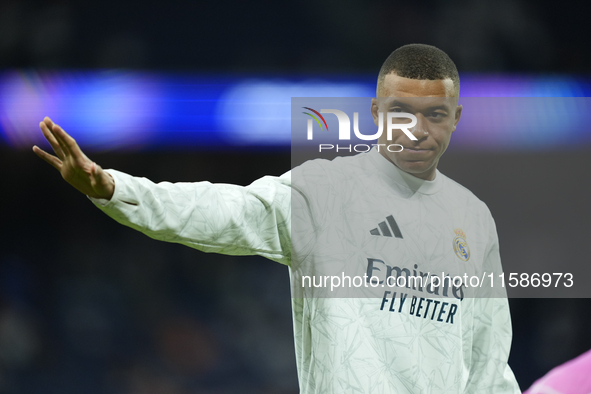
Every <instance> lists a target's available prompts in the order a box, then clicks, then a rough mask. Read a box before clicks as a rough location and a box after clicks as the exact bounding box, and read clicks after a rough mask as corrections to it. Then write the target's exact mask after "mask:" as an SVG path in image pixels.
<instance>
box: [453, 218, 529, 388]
mask: <svg viewBox="0 0 591 394" xmlns="http://www.w3.org/2000/svg"><path fill="white" fill-rule="evenodd" d="M487 213H488V217H489V219H488V220H489V229H490V230H489V231H490V232H489V243H488V246H487V251H486V255H485V258H484V267H483V269H484V271H486V272H487V273H493V275H494V277H495V278H498V275H499V273H501V272H502V266H501V256H500V253H499V241H498V236H497V230H496V226H495V224H494V220H493V218H492V215H490V212H489V211H488V209H487ZM482 290H483V291H482V292H480V293H476V297H475V299H474V313H473V316H474V317H473V319H474V320H473V326H472V335H473V337H472V351H471V362H470V366H469V368H470V372H469V373H470V376H469V379H468V385H467V388H466V390H465V391H464V392H465V393H466V394H467V393H483V394H488V393H490V394H519V393H521V390H520V389H519V385H518V384H517V380H516V379H515V376H514V374H513V371H512V370H511V368H510V367H509V364H508V359H509V351H510V349H511V338H512V335H513V332H512V327H511V314H510V312H509V302H508V299H507V293H506V289H505V288H504V287H503V286H501V282H500V281H497V282H495V284H494V286H492V287H486V286H485V287H484V288H483V289H482Z"/></svg>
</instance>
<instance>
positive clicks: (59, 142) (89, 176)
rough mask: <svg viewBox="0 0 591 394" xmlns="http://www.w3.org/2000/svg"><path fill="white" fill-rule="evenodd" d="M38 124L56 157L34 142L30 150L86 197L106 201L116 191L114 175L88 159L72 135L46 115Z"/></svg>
mask: <svg viewBox="0 0 591 394" xmlns="http://www.w3.org/2000/svg"><path fill="white" fill-rule="evenodd" d="M39 127H40V128H41V131H42V132H43V135H44V136H45V138H46V139H47V141H49V144H50V145H51V147H52V148H53V151H54V152H55V154H56V155H57V156H54V155H52V154H49V153H47V152H45V151H44V150H43V149H41V148H39V147H38V146H36V145H35V146H33V152H35V153H36V154H37V156H39V157H40V158H42V159H43V160H45V161H46V162H48V163H49V164H51V165H52V166H53V167H54V168H55V169H56V170H58V171H59V172H60V174H62V178H64V179H65V180H66V182H68V183H69V184H70V185H72V186H74V187H75V188H76V189H78V190H79V191H81V192H82V193H84V194H86V195H87V196H90V197H94V198H104V199H107V200H110V199H111V197H113V192H114V191H115V181H114V180H113V177H111V175H109V174H108V173H106V172H105V171H103V169H102V168H101V167H100V166H99V165H98V164H96V163H95V162H93V161H92V160H90V159H89V158H88V157H87V156H86V155H85V154H84V153H83V152H82V150H80V147H79V146H78V144H77V143H76V141H75V140H74V139H73V138H72V137H70V136H69V135H68V134H67V133H66V132H65V131H64V130H63V129H62V128H61V127H59V126H58V125H56V124H55V123H53V121H52V120H51V119H49V118H48V117H45V119H43V122H41V123H39Z"/></svg>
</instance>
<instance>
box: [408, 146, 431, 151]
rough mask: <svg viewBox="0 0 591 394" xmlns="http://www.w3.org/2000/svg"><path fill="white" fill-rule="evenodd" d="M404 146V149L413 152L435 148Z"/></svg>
mask: <svg viewBox="0 0 591 394" xmlns="http://www.w3.org/2000/svg"><path fill="white" fill-rule="evenodd" d="M403 148H404V150H406V151H411V152H428V151H430V150H433V149H426V148H418V147H403Z"/></svg>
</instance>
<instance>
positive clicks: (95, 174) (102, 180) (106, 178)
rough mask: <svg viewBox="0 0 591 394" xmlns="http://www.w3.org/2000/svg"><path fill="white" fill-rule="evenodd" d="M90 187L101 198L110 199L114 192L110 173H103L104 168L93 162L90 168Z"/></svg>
mask: <svg viewBox="0 0 591 394" xmlns="http://www.w3.org/2000/svg"><path fill="white" fill-rule="evenodd" d="M90 185H91V186H92V190H94V191H95V192H96V193H97V194H98V195H100V196H102V197H101V198H107V199H110V198H111V196H112V195H113V191H114V182H113V177H112V176H111V174H109V173H108V172H105V171H103V169H102V167H101V166H99V165H98V164H96V163H95V162H92V166H91V168H90Z"/></svg>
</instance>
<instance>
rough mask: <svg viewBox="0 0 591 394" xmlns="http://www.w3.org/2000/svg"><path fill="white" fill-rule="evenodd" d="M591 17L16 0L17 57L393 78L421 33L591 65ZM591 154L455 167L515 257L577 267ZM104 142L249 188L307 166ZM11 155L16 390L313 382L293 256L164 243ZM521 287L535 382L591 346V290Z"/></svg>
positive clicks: (471, 53)
mask: <svg viewBox="0 0 591 394" xmlns="http://www.w3.org/2000/svg"><path fill="white" fill-rule="evenodd" d="M587 26H588V24H587V18H586V16H585V13H584V12H580V9H579V8H578V6H577V3H569V2H561V3H560V6H557V5H556V3H548V4H545V3H544V2H539V1H523V0H521V1H514V0H501V1H494V2H493V1H490V2H488V1H457V0H456V1H435V0H432V1H417V2H397V1H363V2H362V1H354V0H344V1H339V2H336V1H328V0H322V1H314V2H312V1H304V2H298V3H284V2H237V1H215V2H199V1H196V2H188V1H186V2H180V1H167V2H160V3H149V2H139V1H133V2H123V3H122V2H115V1H102V2H93V3H85V2H74V1H48V2H35V1H3V2H1V3H0V67H1V68H3V69H12V68H24V69H66V70H67V69H96V68H129V69H144V70H168V71H174V70H183V71H190V72H216V73H218V72H222V73H224V72H225V73H232V74H238V75H248V73H251V72H255V73H259V74H261V73H263V74H264V73H268V74H269V75H278V74H289V75H291V74H294V73H296V74H306V73H315V72H321V73H340V74H343V73H345V74H346V73H351V74H363V75H377V72H378V70H379V67H380V66H381V64H382V62H383V60H384V59H385V58H386V57H387V56H388V54H389V53H390V52H391V51H392V50H394V49H395V48H397V47H398V46H400V45H403V44H407V43H411V42H422V43H428V44H433V45H436V46H438V47H440V48H441V49H443V50H445V51H446V52H448V54H449V55H450V56H451V57H452V59H454V61H455V62H456V64H457V66H458V69H459V70H460V71H461V72H485V73H510V74H515V73H518V74H525V73H528V74H531V73H534V74H546V73H575V74H585V73H587V72H588V70H589V69H590V66H591V59H590V56H591V55H590V54H591V51H590V50H589V49H591V48H589V43H588V28H587ZM32 127H36V125H32ZM452 144H453V140H452ZM590 153H591V148H590V147H588V146H582V147H577V148H576V149H571V150H562V151H553V150H550V149H549V150H547V151H537V152H519V151H512V152H510V153H501V152H490V151H489V152H485V153H484V152H465V151H453V150H452V151H450V152H448V153H447V155H446V157H445V158H444V159H443V160H442V163H441V166H440V169H441V170H442V172H444V173H445V174H446V175H448V176H450V177H451V178H453V179H455V180H457V181H458V182H460V183H461V184H463V185H465V186H466V187H468V188H469V189H471V190H472V191H473V192H475V194H476V195H477V196H478V197H480V198H481V199H482V200H484V201H485V202H486V203H487V204H488V205H489V207H490V208H491V211H492V212H493V215H494V217H495V219H496V222H497V227H498V231H499V237H500V241H501V253H502V257H503V262H504V265H505V270H506V271H507V270H508V268H507V267H511V264H512V261H516V260H519V259H534V260H536V259H539V260H540V261H546V262H548V261H550V262H551V263H553V264H554V265H555V266H556V267H557V271H558V272H559V271H560V268H559V267H560V263H561V261H564V260H565V259H569V260H572V259H578V260H580V264H589V262H590V261H589V260H590V259H589V254H588V253H587V252H586V250H587V249H588V246H587V245H588V239H589V235H591V230H590V229H589V226H588V218H589V217H590V215H591V212H590V206H589V203H588V196H589V192H590V191H591V190H590V186H589V183H588V182H587V176H588V169H589V154H590ZM90 156H91V158H92V159H93V160H95V161H97V162H98V163H100V164H101V165H102V166H103V167H105V168H117V169H119V170H122V171H126V172H129V173H131V174H134V175H140V176H146V177H148V178H150V179H152V180H154V181H161V180H169V181H197V180H209V181H212V182H227V183H237V184H242V185H245V184H248V183H250V182H251V181H252V180H254V179H256V178H258V177H260V176H263V175H266V174H272V175H278V174H281V173H283V172H285V171H287V170H288V169H289V167H290V152H289V150H288V149H286V150H279V151H269V150H266V151H250V153H244V152H240V151H237V150H232V151H224V150H220V151H208V152H204V151H198V150H197V151H194V152H187V151H184V152H174V151H168V152H143V153H138V152H134V153H129V152H127V153H124V152H121V153H110V154H105V153H90ZM0 171H1V173H0V176H1V179H2V181H3V185H4V186H3V187H2V193H0V207H2V208H1V216H0V243H1V246H2V247H1V248H0V393H19V394H20V393H44V394H45V393H48V394H50V393H91V394H92V393H133V394H135V393H141V394H144V393H146V394H152V393H153V394H164V393H166V394H168V393H171V394H176V393H182V394H185V393H238V392H239V393H296V392H297V379H296V371H295V358H294V357H295V356H294V351H293V332H292V326H291V310H290V295H289V280H288V274H287V269H286V268H285V267H282V266H280V265H278V264H275V263H272V262H270V261H267V260H264V259H262V258H257V257H240V258H237V257H226V256H218V255H208V254H204V253H201V252H197V251H194V250H191V249H189V248H186V247H182V246H179V245H172V244H165V243H160V242H156V241H153V240H150V239H149V238H146V237H145V236H143V235H141V234H138V233H136V232H134V231H132V230H130V229H128V228H124V227H122V226H120V225H118V224H116V223H115V222H113V221H112V220H110V219H109V218H107V217H106V216H105V215H104V214H102V213H101V212H100V211H99V210H97V209H95V208H93V206H92V204H91V203H90V202H89V201H88V200H87V199H86V198H85V197H84V196H81V195H79V193H77V192H76V191H75V190H73V189H72V188H70V187H69V186H68V185H67V184H65V183H64V182H63V181H61V179H60V176H59V174H58V173H57V172H56V171H55V170H54V169H52V168H51V167H49V166H48V165H47V164H45V163H44V162H42V161H41V160H39V159H37V158H36V157H35V155H34V154H33V153H32V152H30V151H28V150H27V151H17V150H10V149H9V148H7V147H2V148H0ZM583 251H585V252H583ZM577 279H579V280H581V281H584V280H586V278H575V280H577ZM510 302H511V307H512V316H513V327H514V339H513V348H512V354H511V359H510V365H511V367H512V368H513V370H514V372H515V375H516V376H517V379H518V381H519V383H520V385H521V386H522V389H526V388H527V387H529V385H530V384H531V383H532V382H533V380H535V379H536V378H539V377H540V376H542V375H543V374H544V373H546V372H547V371H548V370H549V369H551V368H552V367H554V366H556V365H558V364H559V363H562V362H564V361H566V360H568V359H570V358H573V357H575V356H577V355H578V354H580V353H582V352H584V351H586V350H588V349H589V348H591V336H590V335H589V325H590V323H591V321H590V318H589V315H590V314H589V310H590V309H591V308H590V307H591V302H590V300H589V299H512V300H511V301H510Z"/></svg>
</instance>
